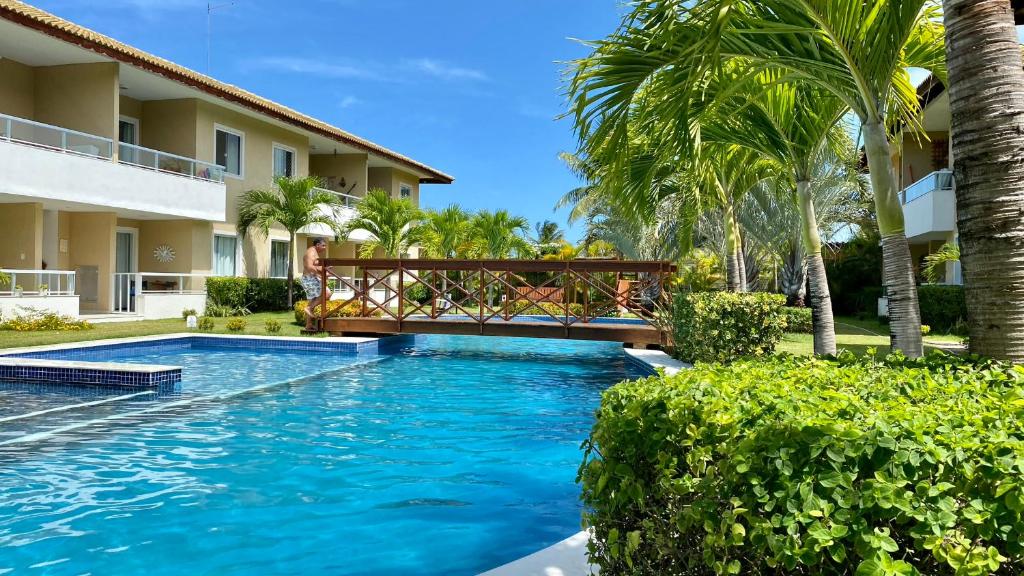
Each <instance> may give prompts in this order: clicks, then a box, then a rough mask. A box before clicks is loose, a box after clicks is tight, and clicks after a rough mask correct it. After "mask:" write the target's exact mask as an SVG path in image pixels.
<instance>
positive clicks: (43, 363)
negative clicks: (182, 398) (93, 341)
mask: <svg viewBox="0 0 1024 576" xmlns="http://www.w3.org/2000/svg"><path fill="white" fill-rule="evenodd" d="M0 380H7V381H14V382H41V383H51V384H92V385H96V386H116V387H124V388H161V387H164V386H170V385H174V384H177V383H178V382H181V367H180V366H163V365H156V364H123V363H114V362H79V361H75V360H50V359H39V358H5V357H0Z"/></svg>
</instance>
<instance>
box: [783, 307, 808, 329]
mask: <svg viewBox="0 0 1024 576" xmlns="http://www.w3.org/2000/svg"><path fill="white" fill-rule="evenodd" d="M782 315H783V316H784V317H785V318H786V332H792V333H796V334H811V333H813V332H814V320H813V318H812V317H811V309H810V308H803V307H801V308H797V307H794V306H786V307H785V308H783V309H782Z"/></svg>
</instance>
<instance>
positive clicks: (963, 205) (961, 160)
mask: <svg viewBox="0 0 1024 576" xmlns="http://www.w3.org/2000/svg"><path fill="white" fill-rule="evenodd" d="M943 4H944V5H945V8H946V9H945V24H946V38H947V41H946V56H947V60H948V63H949V81H948V86H949V108H950V112H952V117H953V122H952V126H951V136H952V155H953V158H954V160H953V164H954V170H953V173H954V175H955V178H956V212H957V229H958V230H959V234H960V246H961V247H962V248H963V270H964V286H965V289H966V298H967V311H968V318H969V319H970V322H969V323H968V325H969V329H970V339H969V344H970V350H971V352H974V353H977V354H983V355H985V356H991V357H995V358H1003V359H1006V360H1012V361H1014V362H1017V363H1021V362H1024V294H1022V293H1021V290H1020V286H1021V285H1024V268H1022V267H1021V266H1020V265H1019V264H1018V262H1020V259H1021V246H1022V244H1024V219H1022V218H1021V207H1022V205H1024V202H1022V200H1021V189H1022V188H1024V162H1022V160H1024V107H1022V106H1021V105H1020V102H1019V99H1016V98H1015V97H1014V95H1016V94H1020V93H1021V92H1022V91H1024V70H1022V69H1021V52H1020V43H1019V42H1018V37H1017V31H1016V29H1015V27H1014V9H1013V8H1011V6H1010V3H1008V2H1002V1H1000V0H944V2H943ZM1014 4H1016V3H1014ZM982 95H983V96H982Z"/></svg>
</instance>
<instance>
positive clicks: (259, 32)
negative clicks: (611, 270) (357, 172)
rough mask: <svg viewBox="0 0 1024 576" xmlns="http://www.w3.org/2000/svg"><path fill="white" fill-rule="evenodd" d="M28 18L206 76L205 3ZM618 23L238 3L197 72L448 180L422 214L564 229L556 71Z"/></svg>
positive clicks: (524, 11) (110, 3)
mask: <svg viewBox="0 0 1024 576" xmlns="http://www.w3.org/2000/svg"><path fill="white" fill-rule="evenodd" d="M226 1H227V0H218V1H215V2H214V4H215V5H217V4H224V3H226ZM29 2H31V3H34V4H35V5H37V6H39V7H41V8H43V9H44V10H48V11H51V12H53V13H55V14H57V15H59V16H61V17H64V18H67V19H70V20H72V21H75V22H77V23H79V24H82V25H84V26H86V27H89V28H91V29H93V30H96V31H98V32H101V33H103V34H107V35H109V36H112V37H114V38H116V39H118V40H121V41H123V42H127V43H129V44H131V45H133V46H136V47H138V48H141V49H143V50H146V51H148V52H151V53H154V54H156V55H158V56H161V57H164V58H167V59H169V60H172V61H174V62H177V63H178V64H182V65H184V66H188V67H190V68H193V69H195V70H197V71H200V72H205V71H206V2H205V1H203V0H101V1H97V0H29ZM620 13H621V7H620V2H619V1H618V0H511V1H506V2H500V3H499V2H480V1H478V0H476V1H470V0H435V1H430V2H426V1H422V0H291V1H287V2H286V1H281V0H237V1H236V2H235V3H234V4H233V5H230V6H225V7H222V8H219V9H217V10H215V11H214V17H213V34H212V51H211V52H212V57H211V62H212V66H211V70H210V72H211V74H212V75H213V76H214V77H216V78H218V79H220V80H223V81H226V82H229V83H232V84H236V85H238V86H241V87H243V88H246V89H248V90H251V91H253V92H256V93H258V94H260V95H262V96H265V97H268V98H270V99H272V100H275V101H277V102H280V103H282V104H285V105H288V106H291V107H293V108H295V109H297V110H300V111H302V112H304V113H306V114H309V115H311V116H314V117H316V118H319V119H321V120H324V121H326V122H329V123H331V124H334V125H337V126H339V127H341V128H343V129H345V130H348V131H350V132H353V133H355V134H357V135H359V136H362V137H364V138H368V139H370V140H373V141H374V142H377V143H379V144H381V145H383V146H386V147H389V148H391V149H393V150H396V151H398V152H401V153H403V154H406V155H408V156H411V157H413V158H415V159H417V160H420V161H423V162H426V163H427V164H430V165H431V166H434V167H436V168H438V169H441V170H443V171H445V172H448V173H449V174H452V175H454V176H455V178H456V182H455V184H454V185H451V186H441V185H428V186H425V187H424V189H423V191H424V193H423V194H422V198H423V202H424V204H425V205H427V206H433V207H441V206H444V205H447V204H448V203H451V202H457V203H459V204H461V205H463V206H464V207H466V208H468V209H472V210H476V209H481V208H487V209H492V210H493V209H498V208H507V209H509V210H510V211H512V212H513V213H518V214H521V215H523V216H526V217H527V218H529V219H530V221H531V225H532V223H533V222H536V221H538V220H543V219H546V218H548V219H553V220H556V221H558V222H560V223H562V224H563V225H564V224H565V216H566V214H565V212H564V211H562V212H561V213H559V214H554V213H553V212H552V209H553V205H554V203H555V201H556V199H557V198H558V197H559V196H560V195H561V194H562V193H564V192H565V191H566V190H568V189H570V188H572V187H573V186H575V184H576V180H575V178H574V177H573V176H572V175H571V174H570V173H569V172H568V171H567V170H566V169H565V168H564V166H563V165H562V163H561V162H560V161H559V160H558V158H557V154H558V152H559V151H562V150H572V149H573V148H574V145H575V139H574V136H573V134H572V130H571V125H570V123H569V121H567V120H559V121H556V120H555V117H556V116H557V115H558V114H559V113H561V112H562V111H563V109H564V97H563V95H562V93H561V82H562V79H561V71H562V66H561V65H560V64H559V63H558V61H565V60H569V59H572V58H576V57H579V56H582V55H584V54H586V50H585V48H584V47H582V46H580V45H579V44H578V43H576V42H573V41H571V40H569V38H570V37H573V38H584V39H595V38H600V37H602V36H605V35H607V34H608V33H609V32H611V31H612V30H614V28H615V26H616V25H617V24H618V21H619V17H620ZM580 234H582V230H581V229H580V226H577V227H576V229H574V230H572V231H570V233H569V238H570V239H571V240H575V239H576V238H577V237H578V236H579V235H580Z"/></svg>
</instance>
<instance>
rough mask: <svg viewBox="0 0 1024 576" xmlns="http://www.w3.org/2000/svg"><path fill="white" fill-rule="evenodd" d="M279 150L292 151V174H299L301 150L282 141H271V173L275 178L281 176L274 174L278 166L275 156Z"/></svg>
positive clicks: (293, 175)
mask: <svg viewBox="0 0 1024 576" xmlns="http://www.w3.org/2000/svg"><path fill="white" fill-rule="evenodd" d="M278 150H283V151H285V152H290V153H291V155H292V166H291V168H292V170H291V172H292V174H291V177H292V178H294V177H295V176H298V173H299V151H298V150H297V149H295V148H292V147H291V146H287V145H285V144H281V143H278V142H271V144H270V174H271V176H273V177H274V178H277V177H278V176H279V175H278V174H274V169H275V168H277V161H276V159H275V158H274V154H276V153H277V151H278Z"/></svg>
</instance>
